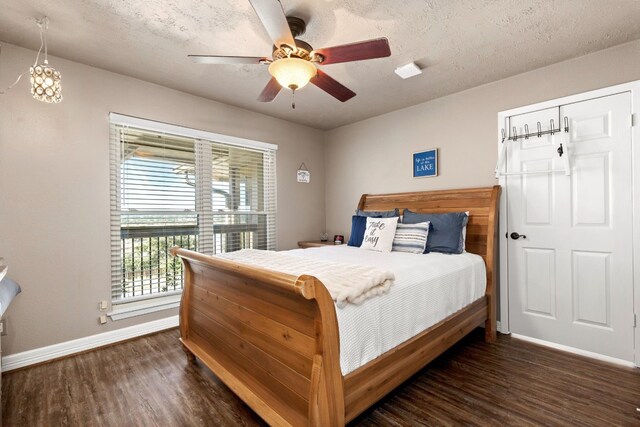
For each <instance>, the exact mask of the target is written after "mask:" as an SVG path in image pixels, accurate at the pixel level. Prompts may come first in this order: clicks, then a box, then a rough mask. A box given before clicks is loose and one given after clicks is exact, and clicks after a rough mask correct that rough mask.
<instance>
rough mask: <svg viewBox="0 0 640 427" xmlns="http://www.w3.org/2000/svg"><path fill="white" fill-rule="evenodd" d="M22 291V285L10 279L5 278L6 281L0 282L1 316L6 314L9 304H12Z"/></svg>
mask: <svg viewBox="0 0 640 427" xmlns="http://www.w3.org/2000/svg"><path fill="white" fill-rule="evenodd" d="M21 291H22V289H20V285H18V284H17V283H16V282H14V281H13V280H11V279H9V278H8V277H6V276H5V278H4V279H2V280H0V316H2V315H3V314H4V312H5V311H6V310H7V307H9V304H11V301H13V299H14V298H15V297H16V295H18V294H19V293H20V292H21Z"/></svg>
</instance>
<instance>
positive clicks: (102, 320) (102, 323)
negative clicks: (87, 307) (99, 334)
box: [100, 314, 107, 325]
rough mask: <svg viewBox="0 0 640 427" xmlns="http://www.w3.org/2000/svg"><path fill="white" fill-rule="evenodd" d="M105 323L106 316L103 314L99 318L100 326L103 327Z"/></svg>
mask: <svg viewBox="0 0 640 427" xmlns="http://www.w3.org/2000/svg"><path fill="white" fill-rule="evenodd" d="M105 323H107V315H106V314H103V315H101V316H100V324H101V325H104V324H105Z"/></svg>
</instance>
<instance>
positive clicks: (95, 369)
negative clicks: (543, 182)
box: [2, 329, 640, 427]
mask: <svg viewBox="0 0 640 427" xmlns="http://www.w3.org/2000/svg"><path fill="white" fill-rule="evenodd" d="M638 406H640V369H633V368H622V367H618V366H614V365H609V364H606V363H602V362H598V361H593V360H590V359H586V358H582V357H579V356H574V355H571V354H567V353H562V352H559V351H555V350H551V349H547V348H544V347H539V346H536V345H533V344H529V343H526V342H523V341H518V340H515V339H512V338H510V337H508V336H499V338H498V342H497V343H496V344H493V345H488V344H485V343H484V341H483V339H482V331H481V330H478V331H474V332H473V333H471V334H470V335H469V336H468V337H467V338H465V339H464V340H463V341H461V342H460V343H459V344H457V345H456V346H454V347H453V348H452V349H450V350H449V351H448V352H446V353H445V354H444V355H442V356H441V357H439V358H438V359H436V360H435V361H434V362H433V363H431V364H430V365H428V366H427V367H426V368H425V369H423V370H422V371H420V372H419V373H418V374H416V375H415V376H414V377H413V378H411V379H410V380H408V381H407V382H405V383H404V384H403V385H401V386H400V387H399V388H397V389H396V390H395V391H394V392H392V393H391V394H390V395H388V396H387V397H386V398H384V399H383V400H382V401H380V402H378V404H376V405H375V406H374V407H373V408H371V409H370V410H368V411H367V412H365V413H364V414H362V415H361V416H360V417H358V418H357V419H356V420H354V421H353V423H352V425H353V426H368V425H381V426H414V425H428V426H439V425H483V426H484V425H486V426H507V425H508V426H516V425H517V426H520V425H522V426H534V425H537V426H541V425H544V426H610V425H628V426H631V425H635V426H638V425H640V413H639V412H637V411H636V407H638ZM2 418H3V419H2V421H3V424H2V425H3V426H5V427H6V426H65V425H70V426H94V425H96V426H220V425H223V426H242V425H245V426H254V425H264V423H263V422H262V421H261V420H260V418H259V417H258V416H257V415H256V414H255V413H253V412H252V411H251V409H249V408H248V407H247V406H246V405H244V404H243V403H242V401H240V400H239V399H238V398H237V397H236V396H235V395H234V394H233V393H232V392H231V391H229V389H228V388H227V387H225V386H224V385H223V384H222V383H221V382H220V381H219V380H218V379H217V378H216V377H215V376H214V375H213V374H211V373H210V372H209V371H208V369H207V368H205V367H204V366H203V365H202V364H200V363H199V362H198V363H196V364H195V365H192V364H189V363H187V359H186V357H185V355H184V353H183V352H182V349H181V346H180V343H179V342H178V331H177V330H175V329H174V330H170V331H166V332H162V333H158V334H155V335H151V336H148V337H143V338H139V339H136V340H133V341H129V342H126V343H123V344H118V345H114V346H112V347H108V348H105V349H102V350H99V351H94V352H90V353H85V354H81V355H78V356H74V357H70V358H66V359H63V360H59V361H57V362H52V363H49V364H46V365H41V366H36V367H33V368H27V369H24V370H21V371H16V372H10V373H8V374H5V375H4V376H3V379H2Z"/></svg>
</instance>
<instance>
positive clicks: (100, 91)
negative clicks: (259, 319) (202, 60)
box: [0, 41, 640, 355]
mask: <svg viewBox="0 0 640 427" xmlns="http://www.w3.org/2000/svg"><path fill="white" fill-rule="evenodd" d="M34 57H35V52H33V51H30V50H26V49H22V48H18V47H14V46H10V45H4V46H3V51H2V57H1V64H0V86H5V85H6V84H8V83H7V82H12V81H13V79H14V78H15V76H17V75H18V74H20V73H22V72H23V71H25V70H27V69H28V67H29V65H30V64H31V63H32V61H33V59H34ZM51 63H52V64H53V65H54V66H56V67H57V68H59V69H60V70H61V71H62V72H63V87H64V96H65V100H64V102H63V103H62V104H60V105H46V104H43V103H39V102H37V101H34V100H33V99H31V97H30V95H29V93H28V84H27V83H26V82H22V83H20V84H19V85H18V86H17V87H16V88H15V89H13V90H12V91H11V92H9V93H8V94H7V95H4V96H0V256H4V257H5V259H6V260H7V261H8V264H9V274H10V275H11V276H12V277H14V278H15V279H17V280H18V281H19V282H20V283H21V284H22V285H23V288H24V293H23V294H22V295H20V296H19V297H18V298H17V300H16V302H15V304H14V306H12V307H11V308H10V309H9V311H8V313H7V317H8V321H9V335H8V336H6V337H3V350H4V352H3V353H4V354H5V355H7V354H12V353H16V352H21V351H24V350H28V349H33V348H37V347H42V346H46V345H50V344H55V343H59V342H63V341H67V340H70V339H74V338H79V337H84V336H88V335H92V334H96V333H100V332H105V331H107V330H112V329H116V328H120V327H125V326H130V325H133V324H137V323H142V322H147V321H150V320H155V319H158V318H162V317H166V316H169V315H174V314H175V313H176V312H175V310H168V311H163V312H158V313H154V314H151V315H146V316H141V317H137V318H132V319H127V320H123V321H118V322H109V323H108V324H107V325H105V326H99V325H98V322H97V318H98V315H99V313H98V310H97V303H98V301H99V300H101V299H109V295H110V289H109V286H110V276H109V256H110V254H109V156H108V153H109V128H108V113H109V112H110V111H114V112H118V113H122V114H129V115H133V116H138V117H143V118H148V119H152V120H158V121H165V122H169V123H174V124H178V125H182V126H189V127H193V128H197V129H204V130H209V131H213V132H218V133H223V134H228V135H234V136H240V137H245V138H250V139H256V140H261V141H265V142H271V143H275V144H278V146H279V148H280V149H279V150H278V158H277V161H278V248H279V249H289V248H292V247H294V246H295V243H296V241H297V240H301V239H317V236H318V233H319V232H320V231H322V230H323V228H324V227H325V224H326V228H327V231H328V232H329V233H330V234H335V233H340V234H348V233H349V231H350V230H349V228H350V218H351V214H352V212H353V209H354V208H355V206H356V204H357V202H358V199H359V197H360V195H361V194H362V193H384V192H397V191H413V190H434V189H445V188H462V187H475V186H486V185H493V184H495V182H496V181H495V179H494V177H493V168H494V166H495V163H496V157H497V147H496V135H497V132H498V128H497V113H498V112H499V111H502V110H506V109H510V108H513V107H518V106H522V105H527V104H531V103H535V102H539V101H544V100H547V99H552V98H557V97H561V96H565V95H570V94H574V93H580V92H584V91H588V90H592V89H597V88H600V87H605V86H610V85H614V84H617V83H623V82H627V81H632V80H638V79H640V41H636V42H632V43H628V44H625V45H621V46H618V47H615V48H612V49H609V50H606V51H601V52H598V53H594V54H591V55H588V56H584V57H581V58H577V59H573V60H570V61H565V62H562V63H558V64H555V65H552V66H549V67H546V68H542V69H538V70H534V71H531V72H528V73H524V74H520V75H517V76H514V77H511V78H509V79H505V80H501V81H498V82H494V83H491V84H488V85H485V86H481V87H477V88H474V89H471V90H467V91H465V92H461V93H458V94H454V95H450V96H447V97H444V98H440V99H437V100H434V101H431V102H427V103H423V104H419V105H416V106H413V107H409V108H405V109H402V110H398V111H395V112H392V113H388V114H385V115H382V116H378V117H374V118H371V119H368V120H365V121H362V122H358V123H355V124H352V125H348V126H344V127H341V128H338V129H335V130H332V131H329V132H321V131H318V130H314V129H311V128H308V127H305V126H300V125H296V124H292V123H290V122H286V121H283V120H278V119H274V118H270V117H268V116H265V115H261V114H257V113H252V112H249V111H246V110H243V109H239V108H235V107H231V106H228V105H224V104H221V103H217V102H213V101H209V100H205V99H202V98H198V97H195V96H191V95H187V94H184V93H181V92H177V91H174V90H170V89H167V88H164V87H161V86H157V85H153V84H150V83H146V82H143V81H140V80H136V79H133V78H130V77H125V76H122V75H117V74H113V73H109V72H106V71H103V70H99V69H96V68H92V67H88V66H84V65H81V64H78V63H73V62H69V61H64V60H60V59H56V58H52V59H51ZM417 78H427V79H428V78H429V71H428V69H427V70H425V73H424V74H423V75H422V76H420V77H417ZM431 147H437V148H439V150H440V162H439V168H440V176H438V177H437V178H423V179H413V178H412V177H411V154H412V153H413V152H414V151H420V150H422V149H425V148H431ZM302 162H305V163H306V165H307V167H308V168H309V169H310V171H311V174H312V176H311V183H310V184H298V183H296V182H295V171H296V169H297V168H298V166H299V165H300V163H302ZM325 205H326V206H325ZM325 212H326V218H325Z"/></svg>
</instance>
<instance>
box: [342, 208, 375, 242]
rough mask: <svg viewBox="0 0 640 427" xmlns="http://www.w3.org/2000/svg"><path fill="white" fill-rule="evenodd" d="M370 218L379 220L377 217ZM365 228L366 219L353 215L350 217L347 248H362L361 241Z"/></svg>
mask: <svg viewBox="0 0 640 427" xmlns="http://www.w3.org/2000/svg"><path fill="white" fill-rule="evenodd" d="M370 218H380V217H379V216H372V217H370ZM366 228H367V217H366V216H358V215H353V216H352V217H351V235H350V236H349V242H347V246H356V247H358V248H359V247H360V246H362V240H364V231H365V229H366Z"/></svg>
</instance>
